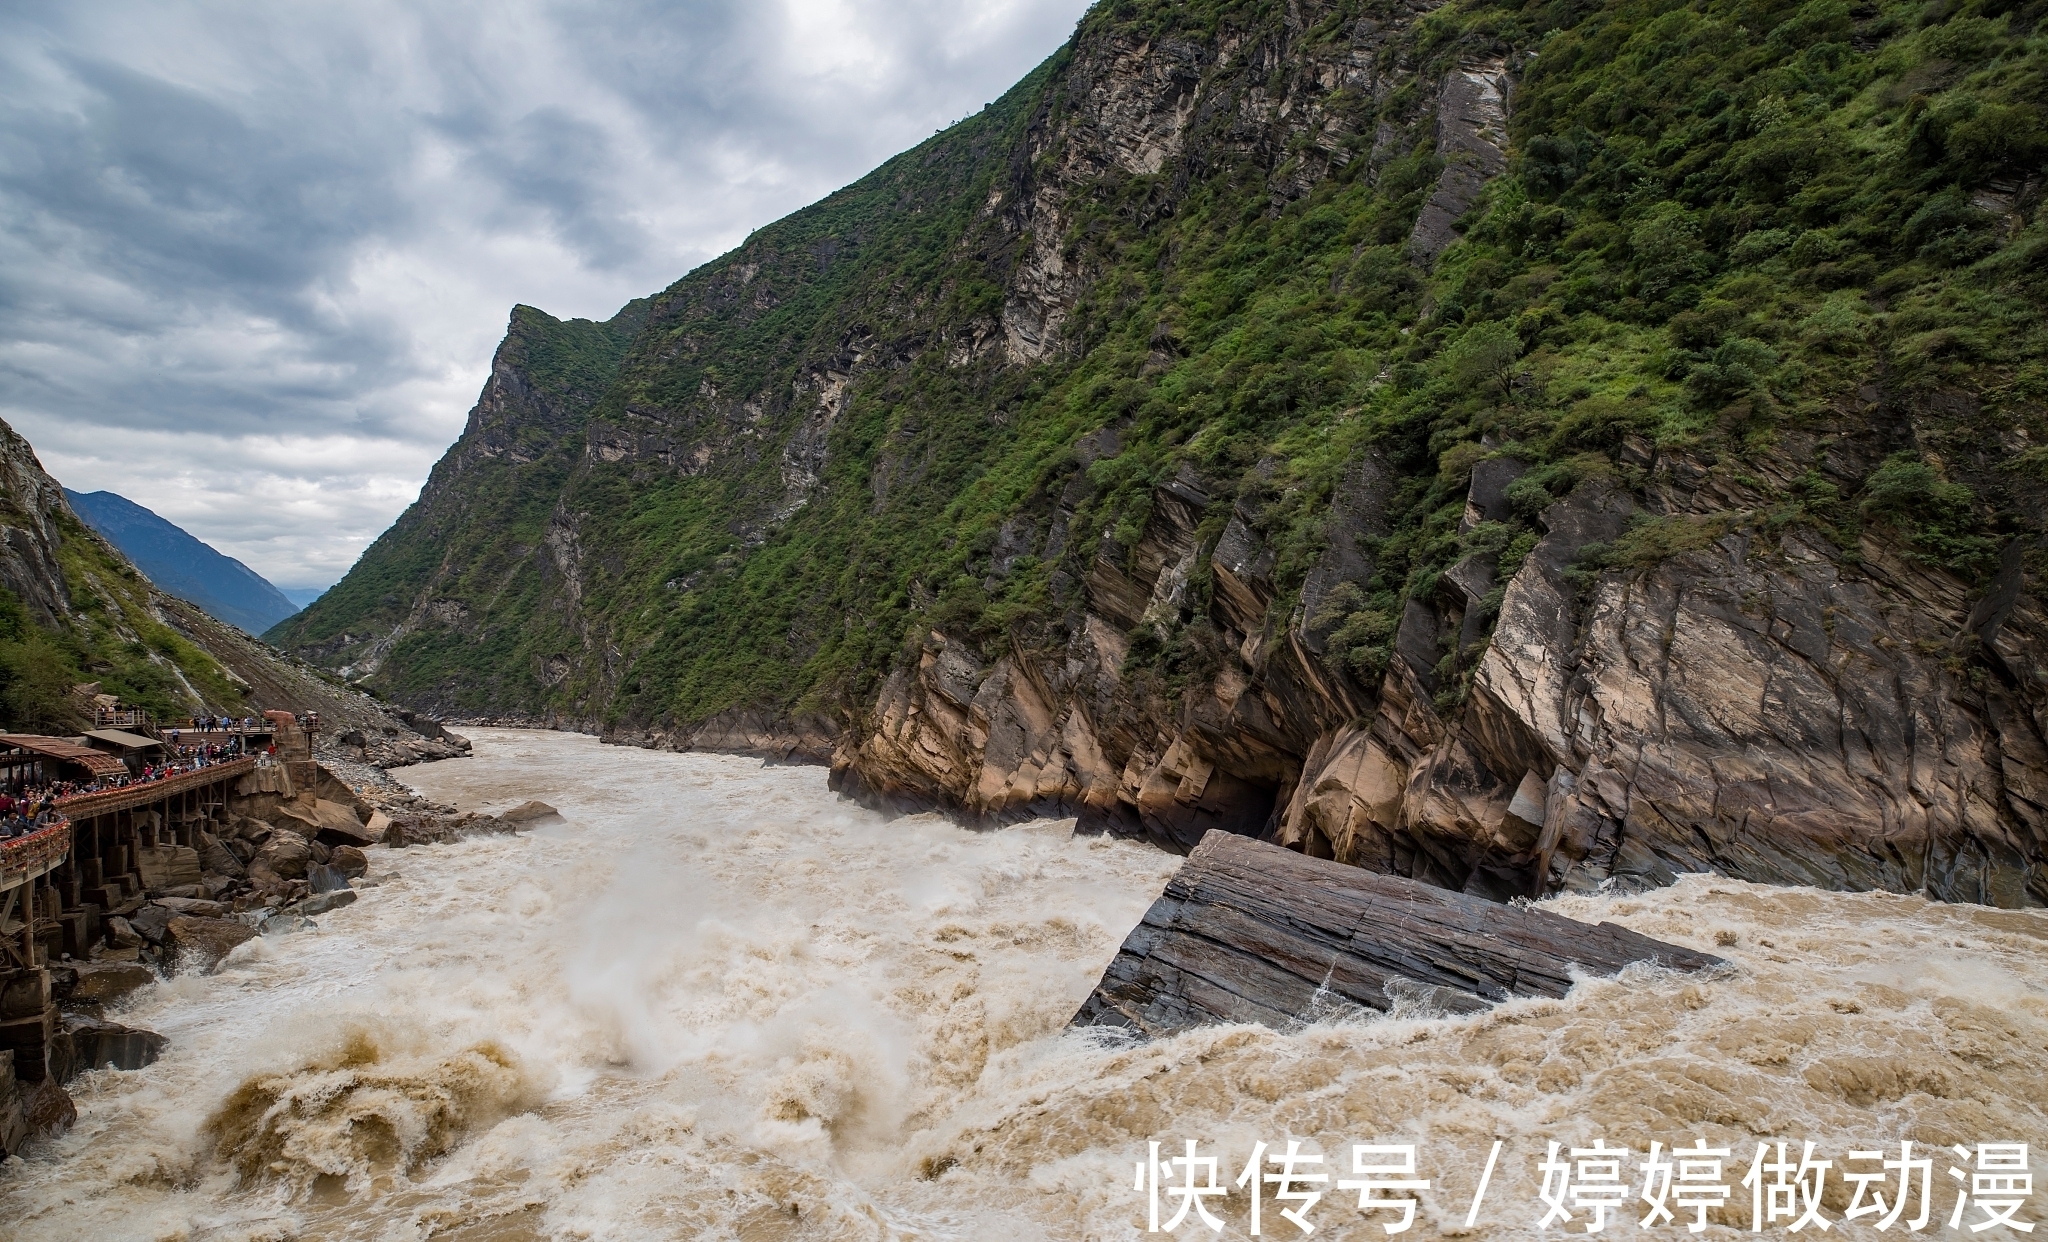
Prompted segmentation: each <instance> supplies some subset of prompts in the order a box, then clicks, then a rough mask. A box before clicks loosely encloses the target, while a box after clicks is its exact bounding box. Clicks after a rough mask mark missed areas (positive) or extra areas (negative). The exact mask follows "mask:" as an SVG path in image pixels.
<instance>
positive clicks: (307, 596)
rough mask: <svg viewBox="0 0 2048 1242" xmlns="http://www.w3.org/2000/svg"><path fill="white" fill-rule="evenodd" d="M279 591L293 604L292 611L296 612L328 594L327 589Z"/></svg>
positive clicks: (295, 588)
mask: <svg viewBox="0 0 2048 1242" xmlns="http://www.w3.org/2000/svg"><path fill="white" fill-rule="evenodd" d="M277 589H278V591H279V592H281V593H282V594H283V595H284V597H285V598H286V599H288V600H290V601H291V602H292V606H293V607H292V610H293V611H294V612H296V611H298V610H299V609H300V608H304V607H305V606H306V605H307V604H310V603H312V602H313V601H314V600H316V599H319V598H320V597H321V596H322V595H325V594H327V588H326V587H279V588H277Z"/></svg>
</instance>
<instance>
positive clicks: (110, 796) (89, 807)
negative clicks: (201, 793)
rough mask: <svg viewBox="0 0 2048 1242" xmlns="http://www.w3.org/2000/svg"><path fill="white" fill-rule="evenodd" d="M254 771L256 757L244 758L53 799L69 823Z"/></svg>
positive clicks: (126, 808)
mask: <svg viewBox="0 0 2048 1242" xmlns="http://www.w3.org/2000/svg"><path fill="white" fill-rule="evenodd" d="M255 770H256V756H254V755H244V756H243V757H242V758H240V759H227V760H223V761H221V762H220V763H212V764H208V765H207V766H205V767H203V768H197V769H194V770H193V771H190V772H179V773H177V774H176V775H173V776H165V777H160V778H158V779H157V780H153V781H145V782H142V783H140V784H135V785H123V786H122V787H120V788H119V789H101V790H97V791H95V792H93V793H82V794H72V795H71V796H70V797H67V798H59V799H57V805H58V806H59V807H62V808H63V810H64V813H65V814H66V815H68V816H70V817H71V818H72V819H89V818H92V817H94V816H98V815H106V814H109V813H111V812H113V811H125V810H128V809H129V808H131V807H138V806H148V805H149V804H151V803H153V802H161V801H163V800H164V798H165V797H166V796H168V795H170V794H176V793H183V792H184V791H186V790H188V789H196V788H198V787H199V786H202V785H211V784H213V783H214V782H215V781H223V780H229V779H232V778H234V777H237V776H240V775H242V774H243V773H245V772H253V771H255Z"/></svg>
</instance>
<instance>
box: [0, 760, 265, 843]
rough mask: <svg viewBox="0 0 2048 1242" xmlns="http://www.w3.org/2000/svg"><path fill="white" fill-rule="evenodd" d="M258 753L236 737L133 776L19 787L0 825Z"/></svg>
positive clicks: (2, 799) (0, 832)
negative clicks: (22, 811) (25, 812)
mask: <svg viewBox="0 0 2048 1242" xmlns="http://www.w3.org/2000/svg"><path fill="white" fill-rule="evenodd" d="M259 749H264V748H262V747H258V746H254V745H250V744H249V742H248V740H247V739H246V738H241V737H235V738H230V739H229V740H227V741H225V742H205V743H202V744H200V745H198V746H192V747H185V748H182V749H180V750H178V751H177V752H176V756H177V757H176V758H173V759H168V760H164V761H161V762H157V763H146V764H144V765H142V767H141V769H140V770H138V771H136V772H133V773H130V772H121V773H118V774H115V775H109V776H102V777H99V778H97V779H94V780H90V781H51V782H49V783H48V784H45V785H32V786H29V785H25V786H20V787H17V788H15V789H14V790H12V791H0V805H5V806H7V807H9V808H13V809H14V810H11V811H8V812H0V824H5V825H8V826H9V827H13V826H15V825H14V824H13V820H14V819H16V818H19V815H18V813H17V812H18V809H19V808H23V807H30V806H34V807H40V808H44V809H52V808H54V807H55V806H56V804H57V803H58V802H59V801H60V800H62V799H65V798H71V797H75V796H77V795H79V794H93V793H104V792H105V791H107V790H109V789H128V788H131V787H133V786H136V785H147V784H150V783H151V782H153V781H160V780H165V779H167V778H169V777H173V776H182V775H184V774H185V773H187V772H197V771H199V770H200V769H202V768H209V767H212V766H213V765H214V764H217V763H226V762H228V761H230V760H233V759H240V758H242V757H243V756H245V755H252V754H255V753H257V751H258V750H259ZM268 749H269V750H271V751H275V750H276V747H274V746H272V747H269V748H268ZM43 822H47V821H43ZM37 826H40V825H39V824H35V823H31V824H30V825H29V826H28V827H25V828H22V829H21V831H18V832H17V831H7V830H6V829H5V828H0V840H4V839H7V838H10V837H15V836H20V835H22V833H24V832H32V831H34V830H35V827H37Z"/></svg>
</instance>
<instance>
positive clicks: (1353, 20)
mask: <svg viewBox="0 0 2048 1242" xmlns="http://www.w3.org/2000/svg"><path fill="white" fill-rule="evenodd" d="M2034 20H2035V16H2033V15H2032V11H2031V10H2024V11H2023V10H2014V11H2011V12H2004V11H2000V12H1997V13H1992V12H1991V11H1989V10H1988V9H1987V10H1985V11H1984V12H1979V11H1978V10H1976V9H1974V8H1973V9H1970V10H1969V11H1968V12H1965V11H1963V10H1960V9H1958V10H1955V11H1954V12H1952V13H1948V14H1931V11H1930V13H1926V14H1923V13H1921V12H1920V11H1919V10H1911V11H1910V12H1909V11H1908V10H1906V9H1905V8H1903V7H1901V8H1898V9H1896V10H1894V9H1892V8H1887V7H1885V6H1882V5H1880V6H1876V7H1874V8H1871V9H1869V10H1867V11H1866V10H1858V11H1854V12H1852V11H1850V10H1848V9H1845V8H1839V7H1838V6H1834V7H1831V6H1829V5H1828V4H1825V3H1817V4H1808V5H1806V6H1804V7H1796V6H1790V5H1782V6H1773V5H1770V4H1758V3H1752V4H1747V5H1743V4H1733V3H1718V2H1717V3H1710V4H1707V5H1704V6H1695V7H1694V8H1691V9H1688V10H1685V11H1684V12H1679V13H1665V12H1662V11H1657V10H1653V9H1651V8H1650V7H1647V6H1644V5H1635V4H1630V3H1625V2H1622V0H1612V2H1610V3H1607V4H1604V5H1598V6H1593V7H1592V8H1590V9H1575V10H1572V11H1569V12H1567V11H1560V10H1553V9H1547V8H1536V7H1531V6H1522V5H1514V4H1507V3H1477V2H1473V3H1455V4H1446V5H1442V6H1430V5H1415V6H1406V7H1402V6H1395V7H1386V6H1380V7H1367V6H1364V5H1354V4H1348V3H1341V2H1339V0H1324V2H1320V3H1315V2H1302V3H1296V4H1292V5H1289V6H1286V7H1285V8H1284V10H1282V9H1274V10H1271V11H1269V10H1268V8H1267V7H1266V6H1257V5H1230V4H1216V5H1192V6H1190V5H1178V6H1167V7H1164V8H1160V9H1158V10H1157V11H1154V10H1152V9H1149V8H1145V7H1144V6H1136V5H1129V4H1116V5H1104V6H1100V7H1098V8H1097V9H1096V10H1095V11H1094V12H1092V13H1091V14H1090V15H1089V17H1088V18H1087V19H1086V20H1084V22H1083V23H1082V26H1081V28H1080V30H1079V31H1078V32H1077V34H1076V36H1075V39H1074V41H1073V42H1072V43H1071V44H1070V45H1069V47H1068V48H1067V49H1065V50H1064V51H1062V52H1061V53H1060V54H1059V55H1058V56H1056V57H1054V58H1053V60H1052V61H1050V62H1048V64H1047V65H1046V66H1045V67H1043V68H1042V69H1041V70H1040V71H1039V72H1038V73H1036V74H1034V75H1033V76H1032V77H1031V78H1029V79H1027V80H1026V81H1025V82H1024V83H1022V84H1020V85H1019V86H1018V87H1017V88H1016V89H1015V90H1013V91H1012V92H1011V93H1010V94H1009V95H1007V96H1005V98H1004V99H1003V100H1001V101H999V102H998V103H996V104H994V105H991V107H990V108H989V109H988V110H987V111H985V112H984V113H983V114H982V115H981V116H979V117H976V118H972V119H970V120H969V121H967V122H964V123H962V124H961V125H960V126H957V127H955V128H954V129H953V130H949V131H947V133H945V134H943V135H940V136H939V137H936V138H934V139H932V140H931V141H930V142H928V143H926V144H924V145H922V146H920V147H919V148H917V149H916V150H914V151H911V152H909V153H906V154H905V155H904V156H901V157H899V158H898V159H896V160H894V161H891V162H890V163H889V164H888V165H885V166H884V167H883V168H882V169H880V170H878V171H877V172H876V173H874V174H873V175H871V176H870V177H868V178H866V179H864V180H863V181H861V182H860V183H858V184H856V185H855V186H852V187H849V188H848V189H847V190H845V191H842V192H841V193H839V194H837V195H834V196H832V197H831V198H829V199H827V200H825V201H824V202H822V203H820V204H818V205H817V206H815V207H812V208H810V209H807V210H806V211H804V212H800V213H798V214H797V215H796V216H793V217H791V218H790V219H788V220H785V221H782V222H779V223H777V224H776V225H773V226H771V227H769V228H767V229H764V230H762V231H761V232H760V233H758V234H756V235H755V236H754V237H752V238H749V239H748V241H747V242H746V244H745V245H743V246H742V247H741V248H740V249H739V250H738V251H736V252H735V253H734V254H732V255H729V256H727V257H725V258H723V259H721V260H719V261H717V262H715V263H713V264H710V265H708V266H707V267H706V268H704V269H701V270H699V271H698V272H695V273H692V274H691V275H690V276H688V277H686V278H685V279H683V280H682V281H680V282H678V283H677V284H676V285H675V286H673V287H671V288H670V289H669V290H667V291H665V292H663V293H662V294H660V295H657V296H656V297H654V298H652V299H650V300H649V301H648V302H646V303H644V304H636V305H635V307H631V308H628V311H629V312H631V313H630V314H627V313H622V315H621V317H620V318H619V319H617V320H614V321H613V322H612V323H611V324H607V325H581V326H576V327H575V328H574V330H575V331H576V332H579V333H583V334H585V336H586V337H589V338H590V339H597V338H598V337H600V336H601V337H602V339H603V340H605V341H608V342H613V343H615V345H616V354H615V355H605V356H613V357H615V358H616V363H615V367H616V369H615V371H613V372H610V373H606V372H605V371H604V368H603V366H602V365H601V364H593V365H591V366H589V367H587V368H586V369H585V370H584V371H583V372H581V374H582V375H583V376H584V377H585V381H586V382H584V383H582V384H581V385H580V386H577V387H575V389H574V391H573V393H571V392H570V391H569V390H568V389H564V388H561V387H560V386H559V385H557V387H556V388H554V389H550V388H549V387H548V385H547V384H546V383H542V382H539V381H536V380H535V379H533V378H532V373H531V371H530V370H522V369H521V367H522V365H523V364H519V363H517V362H516V361H513V362H508V359H512V358H513V356H514V354H516V353H518V352H519V351H528V352H531V349H532V346H531V344H530V342H531V341H532V340H535V339H548V340H553V339H555V338H554V337H553V336H551V335H550V334H551V333H556V332H559V331H562V330H566V329H568V328H570V327H571V326H570V325H555V327H552V328H550V327H548V325H553V324H554V321H552V320H546V321H545V323H543V322H542V320H544V318H545V317H539V318H534V319H531V320H530V321H522V320H520V319H517V318H515V322H514V328H513V332H512V334H511V335H510V336H508V338H507V344H506V347H505V349H504V350H502V351H501V353H500V357H499V361H498V364H497V366H496V368H495V369H494V372H493V376H492V378H491V380H490V382H489V384H488V385H487V386H486V389H485V393H484V396H483V399H482V400H481V401H480V403H479V405H478V408H477V412H476V413H475V414H474V415H473V416H472V421H471V425H470V428H469V430H468V431H467V432H465V435H464V437H463V440H462V441H461V442H459V443H458V445H457V446H456V448H455V449H453V450H451V453H450V456H449V458H448V459H447V460H445V461H444V462H443V463H442V465H441V467H438V468H437V469H436V471H435V474H434V477H433V480H432V481H430V483H429V485H428V488H427V490H426V492H424V493H423V494H422V498H421V501H420V503H419V504H418V505H417V506H415V508H414V509H413V510H412V511H409V512H408V514H407V516H406V517H405V518H403V519H401V521H400V523H399V524H398V525H397V526H395V527H394V528H393V530H392V532H390V533H389V534H387V535H386V536H385V538H384V539H383V540H380V541H379V543H378V544H377V545H376V546H375V547H374V548H373V549H372V550H371V552H370V553H368V554H366V556H365V558H364V562H363V564H362V565H360V566H359V567H358V568H357V570H356V571H354V572H353V573H352V574H351V575H350V578H349V579H348V580H347V581H345V582H344V583H343V584H342V586H341V587H337V588H336V590H335V591H333V592H330V593H329V595H328V596H327V597H326V598H324V599H323V600H321V601H320V602H319V603H318V604H316V605H315V606H314V607H313V608H311V609H309V610H308V611H307V613H305V614H302V616H301V617H298V618H294V619H293V620H292V621H291V622H289V623H288V624H287V625H286V626H284V627H281V629H280V631H279V633H278V636H279V637H280V638H281V639H282V640H284V641H287V642H289V643H291V644H293V645H294V647H295V649H297V650H300V651H302V652H305V653H306V654H308V655H309V656H312V657H315V658H319V659H322V660H325V661H326V662H328V663H329V664H330V665H332V666H334V667H337V668H343V669H346V670H347V671H348V672H349V674H350V675H352V676H369V677H371V678H372V679H373V681H374V682H375V683H376V684H378V685H380V686H381V687H383V688H384V689H385V691H386V692H387V693H389V694H392V695H393V696H395V697H401V698H404V699H406V700H408V701H410V702H412V703H414V704H416V705H418V706H422V707H432V708H436V709H439V710H443V711H454V712H466V713H469V714H473V715H480V716H497V717H504V716H519V717H524V718H552V719H557V720H566V721H574V722H578V723H583V724H586V725H588V726H590V727H595V728H598V729H601V730H602V731H604V732H605V733H606V734H607V736H609V737H611V738H613V739H615V740H619V741H628V742H636V743H639V744H645V745H654V746H666V747H679V748H681V747H690V746H712V747H718V748H723V749H740V750H750V751H755V752H759V753H768V754H776V755H802V756H807V757H811V758H819V759H822V758H827V757H829V759H830V762H831V763H832V765H833V769H834V781H835V784H836V785H837V787H839V788H841V789H843V790H846V791H847V792H849V793H852V794H855V795H857V796H860V797H862V798H864V799H866V800H869V801H873V802H877V803H881V804H887V805H892V806H898V807H918V808H924V807H937V808H945V809H948V810H951V811H954V812H956V813H960V814H963V815H965V816H967V817H969V818H974V819H980V820H983V821H987V822H1002V821H1005V820H1010V819H1015V818H1018V817H1022V816H1026V815H1037V814H1068V813H1072V814H1078V815H1080V816H1081V817H1082V818H1083V820H1084V822H1085V823H1086V824H1088V825H1090V826H1093V827H1098V828H1102V829H1106V830H1110V831H1118V832H1129V833H1142V834H1144V835H1147V836H1149V837H1151V838H1152V839H1154V840H1157V841H1159V842H1161V843H1162V844H1165V845H1168V846H1171V847H1174V848H1180V849H1187V848H1191V847H1192V846H1193V844H1194V843H1195V842H1196V841H1198V840H1199V839H1200V838H1201V836H1202V834H1203V833H1204V832H1206V831H1208V830H1210V829H1212V828H1222V829H1226V830H1228V831H1232V832H1238V833H1245V834H1254V835H1263V836H1265V837H1266V838H1267V839H1269V840H1273V841H1276V842H1278V843H1281V844H1284V845H1288V846H1290V847H1292V848H1295V849H1299V850H1303V851H1305V852H1307V853H1310V854H1313V855H1317V856H1321V857H1331V858H1336V859H1339V860H1342V861H1346V862H1352V863H1356V864H1359V865H1361V866H1366V867H1370V868H1373V869H1375V870H1383V871H1389V872H1393V873H1397V874H1402V875H1408V876H1413V877H1417V878H1420V879H1425V880H1428V881H1430V882H1432V883H1435V884H1438V885H1443V886H1447V887H1451V888H1458V889H1463V890H1466V891H1470V892H1474V893H1480V894H1484V895H1487V896H1492V897H1508V896H1513V895H1520V894H1530V893H1538V892H1542V891H1548V890H1551V889H1554V888H1558V887H1566V888H1579V887H1586V886H1593V885H1599V884H1603V883H1621V884H1634V883H1641V884H1653V883H1659V882H1663V881H1667V880H1668V879H1669V878H1670V877H1671V876H1672V875H1673V874H1675V873H1676V872H1679V871H1684V870H1692V869H1699V868H1705V867H1712V868H1716V869H1719V870H1723V871H1726V872H1729V873H1732V874H1737V875H1741V876H1745V877H1748V878H1752V879H1769V880H1782V881H1796V882H1811V883H1818V884H1823V885H1827V886H1834V887H1851V888H1862V887H1886V888H1896V889H1909V890H1915V891H1926V892H1929V893H1932V894H1935V895H1939V896H1943V897H1951V898H1957V899H1966V900H1975V901H1988V902H1994V903H1997V904H2003V905H2017V904H2041V903H2043V902H2048V829H2044V827H2043V824H2042V819H2041V816H2042V807H2043V806H2044V805H2048V745H2044V743H2043V737H2044V718H2043V716H2042V712H2043V710H2044V706H2048V697H2044V696H2048V671H2044V669H2043V667H2042V665H2041V664H2040V663H2039V662H2038V660H2037V658H2036V656H2035V655H2034V652H2035V650H2036V649H2037V646H2038V644H2039V641H2040V635H2041V610H2040V607H2039V604H2038V603H2037V599H2036V594H2035V592H2036V589H2037V588H2036V584H2037V583H2038V581H2039V574H2040V572H2041V571H2042V569H2043V568H2044V553H2043V551H2042V544H2041V531H2042V527H2041V515H2042V513H2043V512H2044V508H2048V506H2044V500H2048V498H2044V497H2043V495H2042V491H2043V488H2042V479H2043V477H2044V472H2043V468H2042V461H2041V458H2042V452H2043V450H2041V449H2038V448H2036V447H2035V446H2036V444H2038V442H2039V439H2040V437H2041V436H2042V435H2044V434H2048V423H2044V421H2043V411H2042V408H2041V405H2040V403H2039V391H2038V390H2039V383H2038V376H2039V375H2040V374H2041V370H2040V368H2041V366H2042V365H2043V361H2042V357H2041V349H2042V346H2041V343H2040V341H2039V340H2038V339H2036V338H2034V337H2029V336H2027V335H2026V334H2025V333H2023V332H2021V331H2018V330H2017V329H2016V328H2015V327H2013V326H2012V325H2018V324H2022V323H2026V322H2031V321H2032V319H2033V318H2034V317H2037V316H2038V312H2039V309H2040V305H2041V302H2042V300H2043V289H2042V287H2041V282H2040V278H2039V277H2038V275H2036V274H2034V272H2033V265H2032V260H2031V259H2030V258H2029V256H2033V257H2035V258H2038V256H2039V255H2040V254H2041V253H2043V248H2044V247H2048V235H2044V230H2043V225H2042V224H2041V222H2040V221H2039V220H2038V219H2037V217H2036V215H2035V210H2036V204H2037V201H2038V197H2039V188H2040V181H2041V178H2040V162H2041V159H2042V158H2043V156H2044V155H2048V134H2043V133H2041V132H2040V129H2039V125H2038V123H2037V122H2036V121H2032V120H2029V118H2030V117H2037V116H2038V109H2039V102H2040V101H2039V96H2040V94H2041V90H2042V88H2041V84H2040V83H2039V82H2037V81H2035V80H2033V79H2031V78H2027V77H2025V76H2024V75H2020V76H2015V75H2013V74H2012V73H2010V72H2007V71H2006V70H2003V69H2001V68H1999V65H2000V64H2002V63H2004V62H2002V61H2001V60H2000V56H2001V55H2002V54H2003V52H2004V50H2005V49H2008V48H2014V47H2018V46H2019V45H2020V44H2019V43H2018V42H2015V41H2016V40H2024V39H2025V38H2027V37H2030V35H2029V34H2028V32H2029V31H2031V30H2032V23H2033V21H2034ZM1539 47H1540V51H1539ZM1916 91H1918V92H1919V93H1918V94H1916V93H1915V92H1916ZM1916 101H1917V102H1916ZM2029 109H2032V111H2029ZM2029 126H2032V128H2029ZM2000 135H2004V136H2002V137H2001V136H2000ZM521 313H522V314H528V315H531V314H532V313H531V312H521ZM602 353H603V351H601V350H598V351H593V353H592V354H591V356H592V357H596V356H598V355H601V354H602ZM607 374H608V376H609V377H608V378H607ZM550 392H558V393H561V394H564V395H554V396H549V395H545V394H547V393H550ZM534 394H542V395H534ZM494 428H495V430H494ZM522 437H524V438H523V439H522ZM514 442H519V443H525V444H529V445H531V446H532V447H530V448H529V449H527V450H524V451H525V452H526V453H527V457H526V459H524V460H521V461H517V462H516V463H515V464H514V465H512V466H507V467H504V468H502V469H501V468H499V467H496V466H493V467H491V468H489V469H486V468H485V467H484V466H483V464H482V463H484V462H485V461H486V460H488V461H491V462H499V461H509V460H512V459H511V457H510V456H509V450H507V449H505V448H503V447H502V446H503V445H508V444H511V443H514ZM493 446H501V447H496V448H494V447H493ZM499 515H504V516H499Z"/></svg>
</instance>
